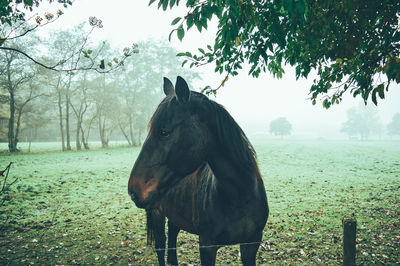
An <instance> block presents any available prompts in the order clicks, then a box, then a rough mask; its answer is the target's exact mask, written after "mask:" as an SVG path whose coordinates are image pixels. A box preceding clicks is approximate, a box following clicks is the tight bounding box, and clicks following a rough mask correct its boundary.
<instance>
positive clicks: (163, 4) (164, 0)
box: [162, 0, 168, 11]
mask: <svg viewBox="0 0 400 266" xmlns="http://www.w3.org/2000/svg"><path fill="white" fill-rule="evenodd" d="M167 7H168V0H163V3H162V8H163V10H164V11H165V10H167Z"/></svg>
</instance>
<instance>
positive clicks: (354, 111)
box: [341, 105, 382, 140]
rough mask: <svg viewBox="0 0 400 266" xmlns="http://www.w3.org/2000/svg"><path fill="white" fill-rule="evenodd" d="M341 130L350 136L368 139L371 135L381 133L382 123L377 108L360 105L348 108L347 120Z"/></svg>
mask: <svg viewBox="0 0 400 266" xmlns="http://www.w3.org/2000/svg"><path fill="white" fill-rule="evenodd" d="M341 132H344V133H346V134H347V135H348V136H349V138H357V137H358V138H359V139H361V140H368V138H369V136H371V135H378V136H380V135H381V132H382V124H381V122H380V118H379V115H378V112H377V111H376V109H374V108H372V107H370V106H363V105H360V106H358V107H357V108H356V107H353V108H350V109H349V110H347V121H346V122H344V123H343V125H342V128H341Z"/></svg>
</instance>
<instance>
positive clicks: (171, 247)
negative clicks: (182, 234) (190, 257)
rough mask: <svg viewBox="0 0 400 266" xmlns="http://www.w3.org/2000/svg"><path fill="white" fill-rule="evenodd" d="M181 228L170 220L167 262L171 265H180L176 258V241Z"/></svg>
mask: <svg viewBox="0 0 400 266" xmlns="http://www.w3.org/2000/svg"><path fill="white" fill-rule="evenodd" d="M179 230H180V228H179V227H177V226H176V225H175V224H173V223H172V222H171V221H169V220H168V256H167V262H168V264H171V265H178V258H177V257H176V239H177V237H178V233H179Z"/></svg>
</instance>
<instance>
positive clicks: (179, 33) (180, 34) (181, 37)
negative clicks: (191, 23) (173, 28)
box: [177, 26, 185, 41]
mask: <svg viewBox="0 0 400 266" xmlns="http://www.w3.org/2000/svg"><path fill="white" fill-rule="evenodd" d="M177 35H178V39H179V40H180V41H182V39H183V37H184V36H185V30H184V29H183V27H182V26H181V27H179V28H178V32H177Z"/></svg>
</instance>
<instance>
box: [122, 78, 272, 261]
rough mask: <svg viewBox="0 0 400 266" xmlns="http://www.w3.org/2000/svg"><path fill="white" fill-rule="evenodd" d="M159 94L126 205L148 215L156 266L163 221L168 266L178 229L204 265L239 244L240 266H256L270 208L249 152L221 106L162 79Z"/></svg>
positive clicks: (182, 83) (160, 253)
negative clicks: (195, 241)
mask: <svg viewBox="0 0 400 266" xmlns="http://www.w3.org/2000/svg"><path fill="white" fill-rule="evenodd" d="M164 91H165V93H166V95H167V97H166V98H165V99H164V100H163V101H162V102H161V104H160V105H159V107H158V108H157V111H156V112H155V114H154V115H153V118H152V120H151V122H150V132H149V136H148V138H147V139H146V142H145V143H144V145H143V148H142V151H141V153H140V154H139V157H138V159H137V161H136V163H135V165H134V167H133V169H132V173H131V177H130V180H129V184H128V191H129V194H130V195H131V197H132V200H133V201H134V202H135V203H136V205H137V206H138V207H141V208H145V209H146V212H147V224H148V233H149V234H150V238H151V237H154V241H155V247H156V251H157V255H158V261H159V264H160V265H164V263H165V262H164V256H165V240H166V239H165V217H167V218H168V263H170V264H177V263H178V262H177V258H176V250H175V249H174V248H175V247H176V238H177V235H178V233H179V230H180V229H183V230H185V231H188V232H190V233H193V234H197V235H199V245H200V259H201V263H202V265H214V264H215V259H216V254H217V250H218V248H219V247H220V246H221V245H228V244H237V243H241V246H240V251H241V259H242V262H243V264H244V265H255V257H256V253H257V250H258V247H259V244H260V241H261V238H262V231H263V229H264V226H265V223H266V221H267V218H268V203H267V197H266V193H265V188H264V184H263V181H262V178H261V175H260V173H259V170H258V167H257V163H256V160H255V153H254V150H253V148H252V146H251V144H250V143H249V142H248V140H247V138H246V136H245V135H244V133H243V132H242V130H241V129H240V127H239V126H238V125H237V124H236V122H235V121H234V120H233V118H232V117H231V116H230V115H229V114H228V112H227V111H226V110H225V109H224V108H223V107H222V106H220V105H219V104H217V103H215V102H213V101H210V100H209V99H207V98H206V97H205V96H203V95H201V94H199V93H195V92H190V91H189V88H188V86H187V84H186V82H185V81H184V80H183V79H182V78H180V77H178V79H177V83H176V88H175V90H174V88H173V85H172V83H171V82H170V81H169V80H168V79H164Z"/></svg>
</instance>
